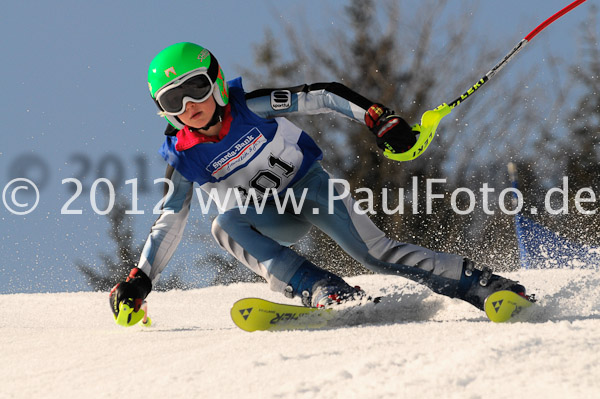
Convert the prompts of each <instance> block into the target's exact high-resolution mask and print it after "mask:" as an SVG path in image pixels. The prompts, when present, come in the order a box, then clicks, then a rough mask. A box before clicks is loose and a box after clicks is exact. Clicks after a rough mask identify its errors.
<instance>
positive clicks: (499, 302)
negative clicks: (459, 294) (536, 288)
mask: <svg viewBox="0 0 600 399" xmlns="http://www.w3.org/2000/svg"><path fill="white" fill-rule="evenodd" d="M531 305H533V302H531V301H529V300H528V299H527V298H525V297H522V296H521V295H519V294H517V293H515V292H512V291H496V292H494V293H493V294H491V295H490V296H488V297H487V298H486V299H485V304H484V309H485V314H486V315H487V317H488V318H489V319H490V320H491V321H493V322H495V323H503V322H505V321H510V320H513V318H514V317H515V316H517V315H518V314H519V313H521V311H522V310H523V309H525V308H528V307H530V306H531Z"/></svg>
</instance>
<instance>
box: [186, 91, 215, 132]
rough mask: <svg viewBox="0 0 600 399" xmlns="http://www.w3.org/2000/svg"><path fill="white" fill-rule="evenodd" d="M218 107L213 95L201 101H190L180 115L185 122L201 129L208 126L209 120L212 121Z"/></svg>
mask: <svg viewBox="0 0 600 399" xmlns="http://www.w3.org/2000/svg"><path fill="white" fill-rule="evenodd" d="M216 108H217V103H216V102H215V99H214V98H213V96H210V97H209V98H208V99H206V100H205V101H202V102H201V103H197V102H193V101H189V102H188V103H187V104H186V105H185V112H184V113H183V114H181V115H179V116H178V117H179V120H181V122H183V124H185V125H187V126H189V127H192V128H195V129H199V128H201V127H204V126H206V125H207V124H208V122H210V120H211V119H212V116H213V114H214V113H215V109H216Z"/></svg>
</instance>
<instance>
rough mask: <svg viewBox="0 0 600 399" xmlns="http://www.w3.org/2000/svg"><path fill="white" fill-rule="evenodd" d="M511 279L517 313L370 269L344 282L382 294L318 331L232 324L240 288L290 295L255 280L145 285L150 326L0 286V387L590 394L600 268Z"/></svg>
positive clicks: (333, 394)
mask: <svg viewBox="0 0 600 399" xmlns="http://www.w3.org/2000/svg"><path fill="white" fill-rule="evenodd" d="M508 275H510V276H511V277H512V278H515V279H518V280H520V281H521V282H522V283H524V284H525V285H526V286H528V288H529V291H530V292H535V293H536V294H537V296H538V298H539V303H538V306H536V307H535V309H534V310H533V311H532V312H531V313H530V315H529V321H527V322H518V323H512V324H494V323H491V322H489V321H487V319H486V318H485V316H484V314H483V313H482V312H479V311H478V310H476V309H475V308H473V307H471V306H470V305H468V304H466V303H463V302H461V301H459V300H453V299H448V298H445V297H441V296H437V295H434V294H432V293H431V292H430V291H429V290H427V289H426V288H423V287H421V286H419V285H416V284H414V283H412V282H410V281H407V280H404V279H402V278H399V277H391V276H372V275H369V276H359V277H354V278H351V279H349V281H350V282H351V283H353V284H358V285H361V286H362V287H363V289H365V290H366V291H368V292H369V293H371V294H373V295H383V296H384V299H383V300H382V302H381V303H380V304H377V305H373V304H371V305H365V306H364V307H363V308H362V310H361V311H360V312H358V311H357V312H355V314H354V316H353V317H352V318H350V320H348V325H345V326H339V327H336V328H329V329H324V330H319V331H296V332H254V333H247V332H244V331H242V330H239V329H238V328H237V327H235V326H234V325H233V323H232V322H231V320H230V317H229V309H230V306H231V304H233V302H235V301H236V300H237V299H239V298H242V297H248V296H258V297H263V298H266V299H271V300H279V301H282V300H283V301H287V302H290V301H289V300H286V298H284V297H283V296H280V295H278V294H275V293H272V292H270V291H269V290H268V288H267V286H266V284H237V285H231V286H226V287H223V286H219V287H211V288H205V289H199V290H193V291H171V292H166V293H159V292H155V293H151V294H150V296H149V297H148V302H149V313H150V315H151V317H152V318H153V322H154V325H153V326H152V327H150V328H145V327H142V326H139V325H138V326H134V327H131V328H123V327H119V326H117V325H115V323H114V320H113V317H112V314H111V312H110V310H109V306H108V295H107V294H106V293H88V292H85V293H84V292H82V293H68V294H67V293H63V294H16V295H0V345H1V347H0V349H1V350H0V353H1V361H0V397H1V398H76V397H77V398H79V397H85V398H116V397H124V398H125V397H126V398H145V399H147V398H186V399H189V398H317V397H319V398H327V399H333V398H344V399H347V398H460V399H465V398H511V399H512V398H598V397H600V396H598V395H599V393H600V290H599V289H598V287H599V286H600V272H599V271H596V270H535V271H521V272H516V273H508ZM357 323H361V324H357Z"/></svg>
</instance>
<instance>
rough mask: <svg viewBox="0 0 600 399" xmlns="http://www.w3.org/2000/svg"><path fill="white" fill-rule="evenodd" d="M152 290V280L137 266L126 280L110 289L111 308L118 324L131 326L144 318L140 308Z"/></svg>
mask: <svg viewBox="0 0 600 399" xmlns="http://www.w3.org/2000/svg"><path fill="white" fill-rule="evenodd" d="M151 290H152V281H150V278H149V277H148V276H147V275H146V273H144V272H143V271H141V270H140V269H138V268H137V267H135V268H133V269H132V270H131V273H129V277H127V280H126V281H121V282H120V283H118V284H117V285H115V286H114V287H113V289H112V290H111V291H110V296H109V300H110V308H111V310H112V312H113V315H114V316H115V321H116V322H117V324H119V325H121V326H124V327H130V326H133V325H134V324H136V323H137V322H139V321H140V320H142V318H143V317H144V311H143V310H140V308H141V307H142V304H143V303H144V299H146V297H147V296H148V294H149V293H150V291H151Z"/></svg>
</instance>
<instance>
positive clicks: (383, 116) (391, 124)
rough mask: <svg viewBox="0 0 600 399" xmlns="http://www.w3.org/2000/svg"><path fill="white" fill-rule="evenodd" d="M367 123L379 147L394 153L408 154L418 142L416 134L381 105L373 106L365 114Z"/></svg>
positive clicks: (404, 122)
mask: <svg viewBox="0 0 600 399" xmlns="http://www.w3.org/2000/svg"><path fill="white" fill-rule="evenodd" d="M365 123H366V125H367V127H368V128H369V130H371V132H373V134H374V135H375V139H376V141H377V146H378V147H379V148H381V149H382V150H389V151H391V152H393V153H401V152H406V151H408V150H410V149H411V148H412V146H414V145H415V143H416V142H417V136H416V133H417V132H414V131H413V130H412V128H411V127H410V125H409V124H408V123H406V121H405V120H404V119H402V118H401V117H400V116H398V115H395V114H394V111H392V110H391V109H389V108H387V107H384V106H383V105H381V104H373V105H372V106H371V107H370V108H369V109H368V110H367V112H366V113H365Z"/></svg>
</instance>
